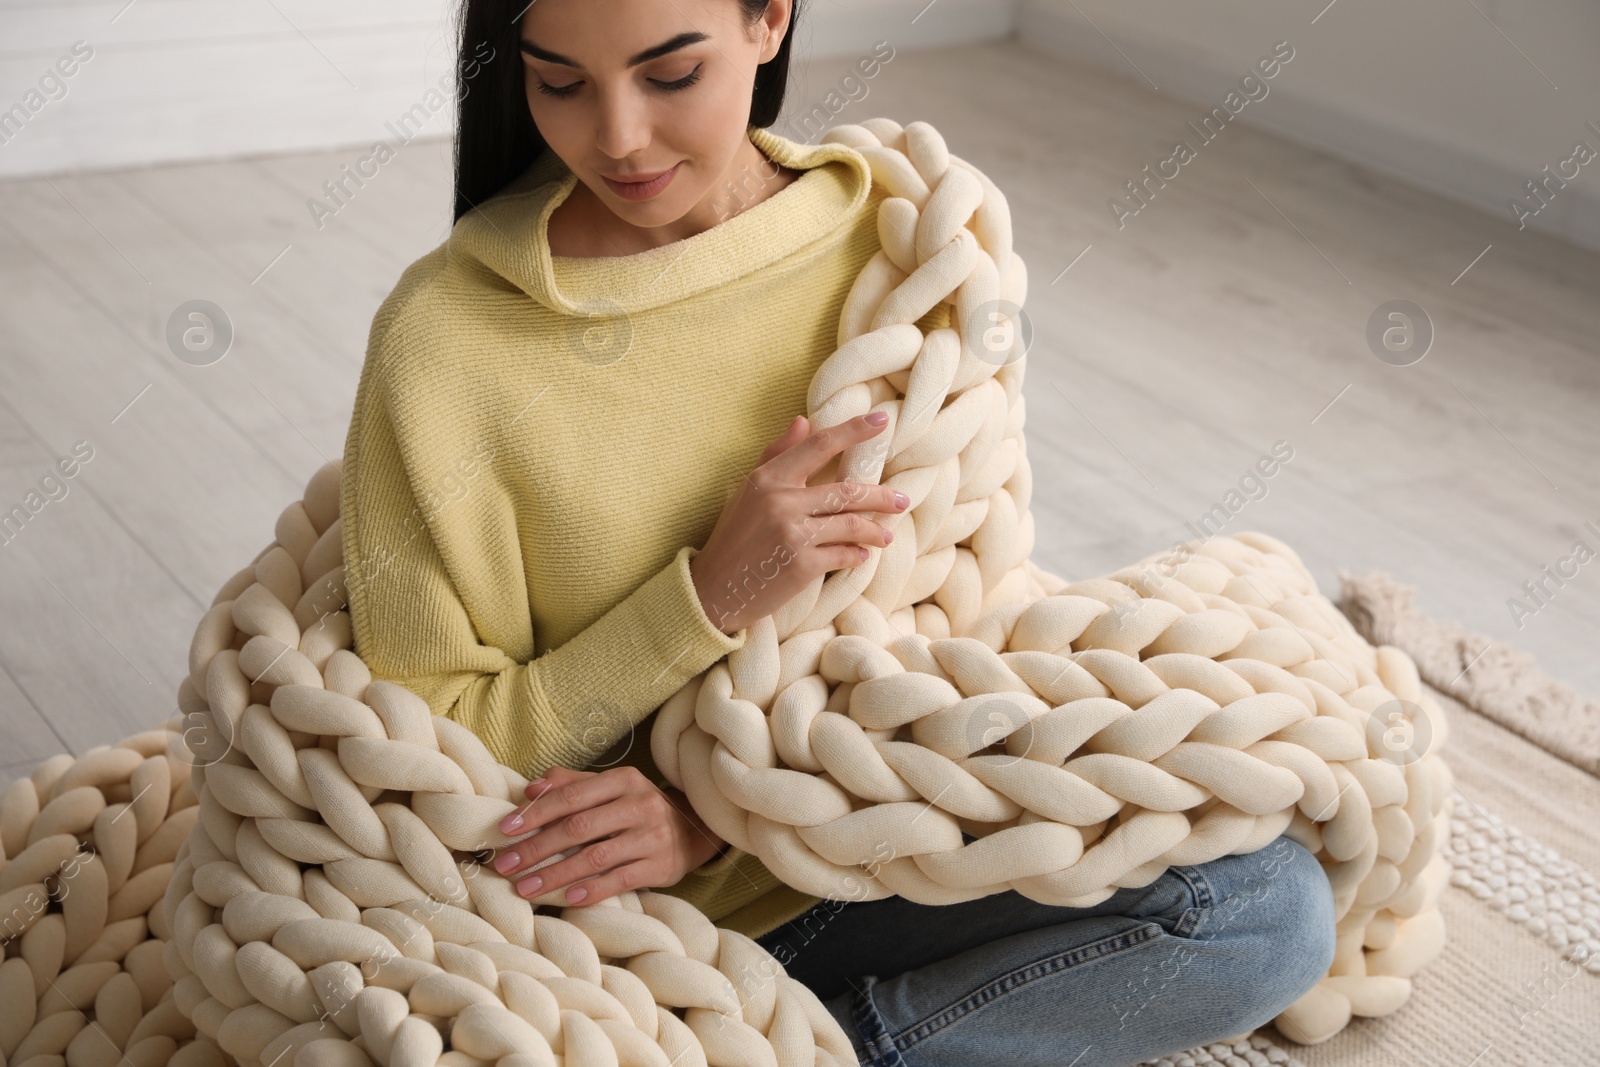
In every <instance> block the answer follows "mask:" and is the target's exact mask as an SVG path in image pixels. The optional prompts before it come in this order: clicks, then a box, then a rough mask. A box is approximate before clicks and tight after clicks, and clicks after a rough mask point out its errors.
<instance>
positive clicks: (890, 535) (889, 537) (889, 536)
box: [883, 527, 894, 545]
mask: <svg viewBox="0 0 1600 1067" xmlns="http://www.w3.org/2000/svg"><path fill="white" fill-rule="evenodd" d="M893 540H894V531H893V530H890V529H888V528H887V527H886V528H885V529H884V531H883V543H884V544H886V545H887V544H889V543H890V542H891V541H893Z"/></svg>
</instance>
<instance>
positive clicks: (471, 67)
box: [454, 0, 801, 221]
mask: <svg viewBox="0 0 1600 1067" xmlns="http://www.w3.org/2000/svg"><path fill="white" fill-rule="evenodd" d="M736 2H737V3H738V5H739V9H740V12H741V14H742V15H743V16H744V22H745V25H747V26H748V25H750V24H752V23H754V22H755V20H756V19H758V18H760V17H761V16H762V15H763V14H764V13H765V12H766V10H767V5H768V4H769V3H770V2H771V0H736ZM800 2H801V0H794V10H793V11H792V12H791V13H790V16H789V28H788V30H787V31H786V32H785V33H784V35H783V42H782V43H781V44H780V45H779V46H778V54H777V55H775V56H773V57H772V58H771V59H769V60H768V61H767V62H765V63H763V64H761V65H760V66H758V67H757V68H756V80H755V90H754V92H752V93H751V96H750V125H752V126H756V127H759V128H762V129H765V128H766V127H768V126H771V125H772V124H773V123H774V122H776V121H778V113H779V112H780V111H782V110H783V96H784V91H785V90H786V89H787V88H788V84H789V44H790V42H792V41H793V40H794V34H795V27H796V25H797V24H798V23H799V21H800ZM531 6H532V3H531V2H530V0H462V4H461V17H460V19H459V20H458V21H459V25H460V28H461V32H460V37H459V39H458V42H457V43H458V48H457V59H458V62H457V66H456V136H455V171H456V189H455V193H456V204H455V218H454V221H460V219H461V216H463V215H465V214H466V213H467V212H469V211H471V210H472V209H473V208H475V207H477V206H478V205H479V204H481V203H483V202H484V201H485V200H487V199H489V198H490V197H491V196H493V195H494V194H495V193H498V192H499V191H500V190H501V189H504V188H505V187H506V186H507V185H509V184H510V183H511V181H512V179H514V178H516V176H517V175H519V174H521V173H522V172H523V171H524V170H526V169H527V168H528V167H529V166H530V165H531V164H532V163H533V161H534V160H536V159H538V158H539V156H540V154H541V153H543V152H544V151H545V148H546V147H547V146H546V145H545V141H544V138H543V137H541V136H540V135H539V129H538V127H537V126H535V125H534V124H533V116H532V115H531V114H530V113H529V111H528V96H527V89H526V88H525V85H526V75H525V74H524V69H523V62H522V53H521V50H520V41H521V36H522V15H523V13H524V12H525V11H527V9H528V8H529V7H531Z"/></svg>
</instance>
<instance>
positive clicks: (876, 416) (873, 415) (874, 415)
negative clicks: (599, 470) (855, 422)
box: [867, 411, 889, 426]
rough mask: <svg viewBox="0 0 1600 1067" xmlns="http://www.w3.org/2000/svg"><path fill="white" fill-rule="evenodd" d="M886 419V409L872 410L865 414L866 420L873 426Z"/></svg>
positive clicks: (880, 423)
mask: <svg viewBox="0 0 1600 1067" xmlns="http://www.w3.org/2000/svg"><path fill="white" fill-rule="evenodd" d="M888 421H889V413H888V412H887V411H873V412H869V413H868V414H867V422H868V423H869V424H871V425H873V426H882V425H883V424H884V423H886V422H888Z"/></svg>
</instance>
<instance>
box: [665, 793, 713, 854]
mask: <svg viewBox="0 0 1600 1067" xmlns="http://www.w3.org/2000/svg"><path fill="white" fill-rule="evenodd" d="M663 792H664V793H665V794H666V797H667V799H668V800H670V801H672V806H673V807H675V808H677V809H678V811H679V812H680V813H681V814H682V815H683V817H684V819H685V821H687V822H688V823H689V825H690V826H692V827H694V829H695V831H696V833H695V835H694V837H693V838H692V839H691V840H690V842H689V848H690V850H691V851H690V855H689V859H690V867H689V869H690V870H691V871H698V870H699V869H700V868H702V867H704V866H706V865H707V864H709V863H715V862H716V861H717V860H719V859H721V858H722V857H723V856H724V855H726V854H727V851H728V848H729V845H728V843H727V842H726V841H724V840H723V839H722V838H720V837H718V836H717V834H716V831H715V830H713V829H711V827H709V826H707V825H706V823H705V820H704V819H702V818H700V813H699V812H697V811H695V810H694V806H693V805H692V804H690V803H689V798H688V797H687V796H685V795H684V793H683V791H682V790H681V789H678V788H676V787H671V786H669V787H667V788H666V789H664V790H663Z"/></svg>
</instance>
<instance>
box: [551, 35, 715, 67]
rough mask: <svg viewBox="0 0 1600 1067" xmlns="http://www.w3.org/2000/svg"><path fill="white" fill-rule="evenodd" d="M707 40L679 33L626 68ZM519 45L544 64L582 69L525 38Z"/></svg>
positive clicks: (653, 47)
mask: <svg viewBox="0 0 1600 1067" xmlns="http://www.w3.org/2000/svg"><path fill="white" fill-rule="evenodd" d="M709 40H711V35H710V34H708V33H701V32H700V31H699V30H689V31H686V32H684V33H680V34H678V35H677V36H676V37H673V38H671V39H669V40H666V41H662V42H661V43H660V44H658V45H653V46H651V47H650V48H646V49H645V50H644V51H643V52H640V53H639V54H638V55H636V56H634V57H633V58H632V59H630V60H628V66H630V67H637V66H638V65H639V64H640V63H648V62H650V61H651V60H652V59H659V58H660V57H662V56H664V55H666V54H667V53H668V52H676V51H677V50H678V49H680V48H687V47H688V46H689V45H692V44H699V43H700V42H701V41H709ZM521 45H522V50H523V51H524V52H526V53H528V54H529V55H530V56H532V57H533V58H534V59H542V60H544V61H545V62H546V63H559V64H561V65H562V66H563V67H572V68H574V69H575V70H582V69H583V64H581V63H576V62H574V61H573V60H570V59H568V58H567V57H566V56H564V55H561V54H560V53H558V52H551V51H549V50H548V49H545V48H540V47H539V46H538V45H536V44H534V43H533V42H532V41H530V40H528V39H527V38H526V37H524V38H522V41H521Z"/></svg>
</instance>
